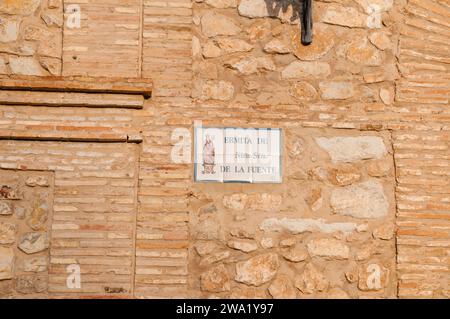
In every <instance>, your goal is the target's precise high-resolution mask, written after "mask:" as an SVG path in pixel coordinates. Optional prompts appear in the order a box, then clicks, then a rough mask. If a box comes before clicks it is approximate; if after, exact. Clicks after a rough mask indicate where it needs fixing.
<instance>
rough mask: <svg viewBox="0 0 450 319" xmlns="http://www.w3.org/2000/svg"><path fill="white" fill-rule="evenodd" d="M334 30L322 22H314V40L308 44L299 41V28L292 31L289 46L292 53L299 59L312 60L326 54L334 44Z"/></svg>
mask: <svg viewBox="0 0 450 319" xmlns="http://www.w3.org/2000/svg"><path fill="white" fill-rule="evenodd" d="M334 39H335V34H334V32H333V31H332V30H331V29H330V28H329V27H327V26H326V25H324V24H322V23H315V24H314V40H313V42H312V43H311V44H310V45H303V44H302V42H301V33H300V30H297V32H295V33H293V35H292V37H291V46H292V48H293V53H294V55H295V56H296V57H297V58H299V59H300V60H305V61H312V60H317V59H319V58H321V57H323V56H324V55H326V54H327V53H328V52H329V51H330V50H331V48H332V47H333V46H334Z"/></svg>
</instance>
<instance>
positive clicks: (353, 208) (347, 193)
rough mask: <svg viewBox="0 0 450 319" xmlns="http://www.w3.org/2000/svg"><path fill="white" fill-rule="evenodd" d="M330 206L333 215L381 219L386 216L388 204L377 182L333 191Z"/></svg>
mask: <svg viewBox="0 0 450 319" xmlns="http://www.w3.org/2000/svg"><path fill="white" fill-rule="evenodd" d="M330 206H331V209H332V210H333V212H334V213H336V214H340V215H346V216H352V217H355V218H381V217H384V216H386V215H387V214H388V209H389V202H388V200H387V197H386V195H385V194H384V189H383V185H382V184H381V183H380V182H379V181H378V180H374V179H371V180H368V181H366V182H363V183H359V184H354V185H350V186H346V187H339V188H335V189H333V191H332V192H331V197H330Z"/></svg>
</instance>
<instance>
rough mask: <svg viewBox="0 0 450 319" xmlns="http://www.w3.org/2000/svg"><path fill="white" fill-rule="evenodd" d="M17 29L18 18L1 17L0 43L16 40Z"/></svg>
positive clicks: (18, 26)
mask: <svg viewBox="0 0 450 319" xmlns="http://www.w3.org/2000/svg"><path fill="white" fill-rule="evenodd" d="M0 6H1V5H0ZM19 29H20V20H17V19H8V18H3V17H2V19H1V21H0V43H8V42H14V41H16V40H17V38H18V36H19Z"/></svg>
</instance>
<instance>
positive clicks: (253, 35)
mask: <svg viewBox="0 0 450 319" xmlns="http://www.w3.org/2000/svg"><path fill="white" fill-rule="evenodd" d="M247 33H248V37H249V40H250V42H252V43H254V42H257V41H260V40H263V39H265V38H267V37H268V36H269V35H270V34H271V33H272V27H271V25H270V22H269V21H268V20H257V21H256V22H254V23H253V24H252V25H250V27H249V28H248V29H247Z"/></svg>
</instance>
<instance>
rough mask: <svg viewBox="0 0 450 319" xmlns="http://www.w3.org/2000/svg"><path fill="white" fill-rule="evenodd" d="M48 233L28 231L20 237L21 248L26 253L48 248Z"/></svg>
mask: <svg viewBox="0 0 450 319" xmlns="http://www.w3.org/2000/svg"><path fill="white" fill-rule="evenodd" d="M48 246H49V242H48V235H47V233H43V232H33V233H26V234H24V235H22V238H21V239H20V243H19V246H18V247H19V248H20V250H22V251H23V252H24V253H27V254H35V253H38V252H40V251H44V250H46V249H47V248H48Z"/></svg>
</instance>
